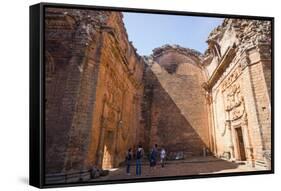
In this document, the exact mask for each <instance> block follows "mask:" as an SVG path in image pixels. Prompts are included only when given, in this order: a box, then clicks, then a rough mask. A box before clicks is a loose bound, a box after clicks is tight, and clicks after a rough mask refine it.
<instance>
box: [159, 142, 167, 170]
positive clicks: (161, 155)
mask: <svg viewBox="0 0 281 191" xmlns="http://www.w3.org/2000/svg"><path fill="white" fill-rule="evenodd" d="M165 158H166V151H165V149H164V148H163V147H162V149H161V152H160V163H161V167H162V168H164V161H165Z"/></svg>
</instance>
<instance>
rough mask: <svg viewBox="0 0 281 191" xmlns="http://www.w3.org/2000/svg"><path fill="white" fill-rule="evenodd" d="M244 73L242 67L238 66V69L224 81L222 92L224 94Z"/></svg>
mask: <svg viewBox="0 0 281 191" xmlns="http://www.w3.org/2000/svg"><path fill="white" fill-rule="evenodd" d="M241 73H242V68H241V65H238V66H237V68H236V69H235V70H234V71H233V72H232V74H230V75H229V77H228V78H227V79H225V80H224V82H223V84H222V88H221V90H222V92H224V91H225V90H226V89H227V88H228V87H229V86H230V85H231V84H232V83H233V82H234V81H235V80H236V79H237V78H238V77H239V76H240V74H241Z"/></svg>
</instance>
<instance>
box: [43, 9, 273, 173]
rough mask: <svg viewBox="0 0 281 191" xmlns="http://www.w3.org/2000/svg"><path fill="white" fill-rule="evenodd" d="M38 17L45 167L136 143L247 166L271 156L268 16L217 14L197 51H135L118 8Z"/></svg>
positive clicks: (82, 163)
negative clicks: (204, 43)
mask: <svg viewBox="0 0 281 191" xmlns="http://www.w3.org/2000/svg"><path fill="white" fill-rule="evenodd" d="M45 16H46V18H45V68H44V71H45V106H46V110H45V114H46V115H45V116H46V119H45V127H46V128H45V135H46V137H45V141H46V142H45V151H46V152H45V161H46V164H45V172H46V174H47V175H50V176H52V175H53V174H67V173H72V172H74V173H75V172H81V171H87V170H89V169H91V168H92V167H93V166H96V167H99V168H103V169H109V168H113V167H118V166H119V165H120V163H122V162H123V161H124V158H125V152H126V150H127V149H128V148H130V147H131V148H135V147H136V146H137V145H138V144H142V145H143V146H144V149H145V152H146V153H148V152H149V150H150V148H151V146H152V145H154V144H158V145H159V146H160V147H164V148H165V149H166V150H167V151H168V155H171V154H172V155H173V154H175V153H178V152H181V153H182V154H183V156H187V157H189V156H201V155H204V154H206V151H209V152H207V153H209V154H213V155H215V156H217V157H221V158H227V159H230V160H239V161H247V162H248V163H249V164H251V165H253V166H254V165H264V166H265V165H266V158H267V159H270V151H271V26H270V22H267V21H258V20H239V19H225V20H224V22H223V23H222V25H220V26H218V27H217V28H215V29H214V31H213V32H212V33H211V34H210V36H209V38H208V39H207V42H208V45H209V47H208V49H207V51H206V52H205V54H201V53H199V52H197V51H195V50H192V49H189V48H183V47H180V46H178V45H164V46H162V47H159V48H156V49H154V50H153V54H152V55H149V56H144V57H141V56H139V55H138V54H137V53H136V49H135V48H134V47H133V45H132V43H131V42H129V40H128V36H127V33H126V29H125V27H124V24H123V21H122V13H119V12H113V11H94V10H78V9H59V8H47V9H46V13H45ZM269 168H270V166H269Z"/></svg>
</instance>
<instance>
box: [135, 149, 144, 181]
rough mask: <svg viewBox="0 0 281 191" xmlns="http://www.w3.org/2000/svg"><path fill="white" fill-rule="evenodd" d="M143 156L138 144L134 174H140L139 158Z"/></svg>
mask: <svg viewBox="0 0 281 191" xmlns="http://www.w3.org/2000/svg"><path fill="white" fill-rule="evenodd" d="M142 156H143V149H142V146H141V145H139V146H138V148H137V152H136V175H137V176H141V159H142Z"/></svg>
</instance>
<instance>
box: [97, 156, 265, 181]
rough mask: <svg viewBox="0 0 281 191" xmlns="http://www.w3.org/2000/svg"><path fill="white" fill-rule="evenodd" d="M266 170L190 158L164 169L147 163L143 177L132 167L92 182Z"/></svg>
mask: <svg viewBox="0 0 281 191" xmlns="http://www.w3.org/2000/svg"><path fill="white" fill-rule="evenodd" d="M257 170H264V169H262V168H253V167H250V166H248V165H246V164H243V163H236V162H229V161H225V160H221V159H217V158H215V157H204V158H203V157H201V158H198V157H197V158H190V159H188V160H181V161H167V162H166V165H165V167H164V168H162V167H161V166H160V164H158V165H157V166H156V167H154V168H151V167H150V166H149V165H148V162H147V161H144V164H143V165H142V175H141V176H136V166H135V165H134V164H133V165H132V166H131V170H130V171H131V174H130V175H127V174H126V167H120V168H116V169H111V170H110V172H109V175H107V176H104V177H99V178H97V179H93V180H92V181H101V180H118V179H131V178H133V179H135V178H151V177H164V176H183V175H200V174H213V173H228V172H245V171H257Z"/></svg>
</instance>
